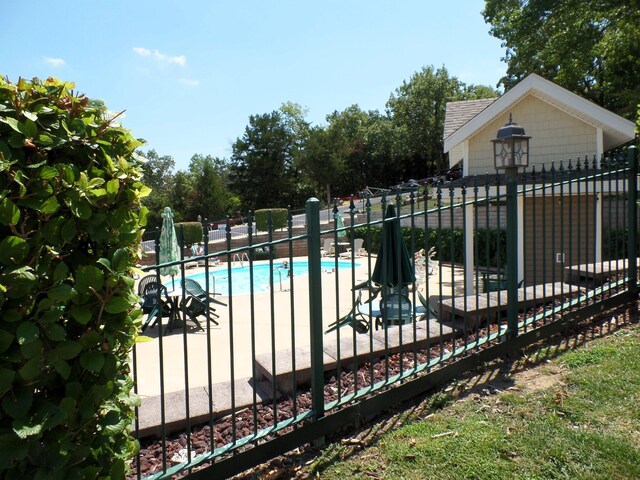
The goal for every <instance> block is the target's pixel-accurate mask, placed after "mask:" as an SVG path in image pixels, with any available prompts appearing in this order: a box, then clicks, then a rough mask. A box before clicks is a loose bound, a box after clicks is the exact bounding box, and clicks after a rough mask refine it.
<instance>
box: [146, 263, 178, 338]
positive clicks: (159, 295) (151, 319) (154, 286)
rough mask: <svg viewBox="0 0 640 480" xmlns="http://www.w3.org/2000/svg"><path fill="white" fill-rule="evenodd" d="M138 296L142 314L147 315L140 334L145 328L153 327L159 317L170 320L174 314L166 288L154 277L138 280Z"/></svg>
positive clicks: (149, 276)
mask: <svg viewBox="0 0 640 480" xmlns="http://www.w3.org/2000/svg"><path fill="white" fill-rule="evenodd" d="M138 295H139V296H140V301H141V305H140V307H141V308H142V313H146V314H147V318H146V319H145V321H144V323H143V324H142V329H141V330H142V332H144V331H145V330H146V329H147V327H154V326H155V325H156V324H157V323H158V321H159V320H160V318H161V317H169V318H170V319H171V318H172V317H173V315H174V314H175V312H174V308H173V306H172V303H171V301H170V300H169V296H168V294H167V287H165V286H164V285H162V284H160V283H158V281H157V278H156V276H155V275H147V276H146V277H143V278H142V279H141V280H140V283H139V284H138Z"/></svg>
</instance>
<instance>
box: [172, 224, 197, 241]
mask: <svg viewBox="0 0 640 480" xmlns="http://www.w3.org/2000/svg"><path fill="white" fill-rule="evenodd" d="M175 228H176V235H177V236H178V243H179V244H180V245H193V244H194V243H200V242H202V224H201V223H200V222H181V223H176V224H175Z"/></svg>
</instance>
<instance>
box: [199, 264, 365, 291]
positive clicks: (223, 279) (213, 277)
mask: <svg viewBox="0 0 640 480" xmlns="http://www.w3.org/2000/svg"><path fill="white" fill-rule="evenodd" d="M292 265H293V276H294V277H295V276H299V275H307V274H308V273H309V264H308V262H307V261H306V260H295V261H294V262H293V264H292ZM290 266H291V265H287V267H286V268H284V267H283V263H282V262H281V261H277V262H276V261H274V262H273V275H272V276H273V286H274V289H275V290H276V291H278V290H280V285H282V288H283V289H286V288H287V287H288V285H289V277H288V276H289V272H290V268H289V267H290ZM351 266H352V263H351V261H346V260H339V261H338V269H339V270H344V269H346V268H351ZM355 266H356V267H358V266H360V265H359V264H358V263H356V264H355ZM321 268H322V271H327V270H328V271H332V270H333V269H334V268H336V262H335V260H323V261H322V262H321ZM209 277H210V280H209V282H210V283H209V289H210V290H213V289H214V285H213V284H214V282H215V292H216V293H218V294H220V295H229V270H228V269H227V267H222V268H216V269H215V270H209ZM187 278H191V279H193V280H195V281H197V282H198V283H199V284H200V285H202V288H205V273H204V272H202V273H197V274H195V275H189V276H188V277H187ZM231 278H232V287H233V288H232V292H233V294H234V295H242V294H247V293H251V281H250V280H251V277H250V275H249V265H244V266H236V267H233V268H232V269H231ZM253 291H254V292H255V293H260V292H268V291H269V264H268V263H259V264H258V263H255V264H254V265H253Z"/></svg>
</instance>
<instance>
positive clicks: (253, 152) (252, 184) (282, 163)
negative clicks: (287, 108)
mask: <svg viewBox="0 0 640 480" xmlns="http://www.w3.org/2000/svg"><path fill="white" fill-rule="evenodd" d="M293 141H294V139H293V136H292V135H291V132H290V130H289V129H288V128H287V125H286V124H285V122H284V119H283V115H282V113H280V112H279V111H273V112H271V113H265V114H263V115H251V116H250V117H249V125H248V126H247V127H246V128H245V132H244V135H243V136H242V138H238V139H237V140H236V141H235V142H234V144H233V147H232V149H233V153H232V155H231V162H230V165H229V181H230V187H231V190H232V191H233V192H234V193H236V194H237V195H238V196H239V197H240V199H241V201H242V208H243V209H244V210H248V209H251V210H255V209H256V208H269V207H282V206H283V205H287V204H290V203H291V201H292V200H293V199H294V198H295V191H294V185H293V182H292V178H291V176H290V174H291V173H292V168H293V155H292V151H293V148H294V145H293Z"/></svg>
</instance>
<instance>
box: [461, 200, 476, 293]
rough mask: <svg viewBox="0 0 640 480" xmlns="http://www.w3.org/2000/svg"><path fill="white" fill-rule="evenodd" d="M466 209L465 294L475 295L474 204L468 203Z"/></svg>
mask: <svg viewBox="0 0 640 480" xmlns="http://www.w3.org/2000/svg"><path fill="white" fill-rule="evenodd" d="M464 209H465V219H464V220H465V221H464V249H465V255H466V262H465V275H464V277H465V280H466V281H465V284H464V292H465V293H464V294H465V295H467V296H468V295H473V294H474V293H475V278H476V275H475V271H474V267H473V266H474V265H475V263H476V261H475V259H474V257H473V237H474V235H475V231H474V229H473V219H474V206H473V204H466V205H465V206H464Z"/></svg>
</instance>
